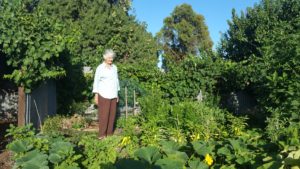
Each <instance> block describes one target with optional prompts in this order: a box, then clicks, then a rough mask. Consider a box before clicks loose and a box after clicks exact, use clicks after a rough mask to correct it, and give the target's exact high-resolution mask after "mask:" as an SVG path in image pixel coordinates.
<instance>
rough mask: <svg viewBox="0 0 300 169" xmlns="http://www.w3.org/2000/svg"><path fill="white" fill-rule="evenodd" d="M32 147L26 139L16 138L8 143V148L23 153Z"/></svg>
mask: <svg viewBox="0 0 300 169" xmlns="http://www.w3.org/2000/svg"><path fill="white" fill-rule="evenodd" d="M31 148H32V145H30V143H29V142H28V141H24V140H16V141H13V142H12V143H10V144H9V145H8V149H9V150H11V151H13V152H15V153H23V152H26V151H28V150H30V149H31Z"/></svg>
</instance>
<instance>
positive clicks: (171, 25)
mask: <svg viewBox="0 0 300 169" xmlns="http://www.w3.org/2000/svg"><path fill="white" fill-rule="evenodd" d="M157 38H158V41H159V43H161V44H162V45H163V49H164V51H165V53H166V55H169V56H171V57H172V58H173V59H175V60H177V61H178V60H182V59H183V58H184V57H186V56H187V55H188V54H193V55H199V54H200V53H201V52H207V53H210V52H212V45H213V43H212V40H211V38H210V36H209V32H208V28H207V26H206V24H205V21H204V17H203V16H202V15H200V14H197V13H196V12H194V11H193V9H192V7H191V6H190V5H188V4H182V5H180V6H177V7H176V8H175V9H174V11H173V12H172V14H171V16H169V17H167V18H165V20H164V26H163V28H162V29H161V31H160V32H159V33H158V35H157Z"/></svg>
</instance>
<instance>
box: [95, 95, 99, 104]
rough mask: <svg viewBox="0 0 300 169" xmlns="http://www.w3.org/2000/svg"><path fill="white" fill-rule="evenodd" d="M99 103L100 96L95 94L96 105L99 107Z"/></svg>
mask: <svg viewBox="0 0 300 169" xmlns="http://www.w3.org/2000/svg"><path fill="white" fill-rule="evenodd" d="M98 101H99V96H98V94H95V104H96V105H98Z"/></svg>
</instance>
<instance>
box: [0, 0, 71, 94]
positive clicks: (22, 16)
mask: <svg viewBox="0 0 300 169" xmlns="http://www.w3.org/2000/svg"><path fill="white" fill-rule="evenodd" d="M0 10H1V11H0V12H1V16H2V17H1V18H0V22H1V25H0V32H1V36H0V45H1V51H2V52H3V53H4V54H5V55H6V57H7V58H8V60H7V64H8V65H9V66H12V67H13V68H14V70H13V72H12V73H11V74H7V75H5V77H6V78H9V79H12V80H13V81H14V82H15V83H16V84H17V85H18V86H24V87H25V88H26V89H27V91H30V89H32V88H34V87H36V85H38V84H39V83H40V82H42V81H45V80H47V79H53V78H58V77H62V76H65V74H66V72H65V70H64V68H63V67H62V66H61V65H60V64H61V62H60V60H59V57H60V56H61V55H63V53H65V54H68V49H67V46H68V45H70V44H72V41H74V40H75V39H76V35H75V32H76V31H72V32H68V33H67V32H65V30H64V25H63V24H61V23H60V22H58V21H56V20H54V19H52V18H48V17H46V16H45V13H44V10H43V9H41V8H39V7H38V6H36V4H35V3H34V1H30V0H26V1H20V0H18V1H12V2H10V1H1V9H0ZM12 16H13V17H12Z"/></svg>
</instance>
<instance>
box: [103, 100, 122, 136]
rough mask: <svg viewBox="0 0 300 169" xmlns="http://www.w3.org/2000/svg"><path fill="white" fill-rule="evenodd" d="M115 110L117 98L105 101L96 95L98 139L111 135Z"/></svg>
mask: <svg viewBox="0 0 300 169" xmlns="http://www.w3.org/2000/svg"><path fill="white" fill-rule="evenodd" d="M116 109H117V98H114V99H106V98H103V97H102V96H101V95H98V117H99V137H106V136H109V135H112V134H113V130H114V122H115V118H116Z"/></svg>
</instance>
